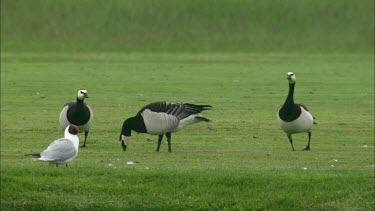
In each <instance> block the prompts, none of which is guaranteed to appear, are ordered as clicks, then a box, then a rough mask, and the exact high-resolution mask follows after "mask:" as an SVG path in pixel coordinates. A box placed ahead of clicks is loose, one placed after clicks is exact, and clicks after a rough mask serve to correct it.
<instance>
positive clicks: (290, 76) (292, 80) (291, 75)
mask: <svg viewBox="0 0 375 211" xmlns="http://www.w3.org/2000/svg"><path fill="white" fill-rule="evenodd" d="M287 75H288V77H287V78H286V79H288V81H289V83H290V84H294V83H295V82H296V75H295V74H294V73H292V72H288V74H287Z"/></svg>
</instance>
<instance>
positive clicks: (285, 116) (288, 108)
mask: <svg viewBox="0 0 375 211" xmlns="http://www.w3.org/2000/svg"><path fill="white" fill-rule="evenodd" d="M287 79H288V81H289V93H288V97H287V98H286V101H285V103H284V105H283V106H282V107H281V108H280V110H279V112H278V120H279V126H280V128H281V129H282V130H283V131H284V132H285V133H286V134H287V136H288V138H289V141H290V144H291V145H292V149H293V151H294V146H293V139H292V134H294V133H303V132H307V133H308V136H309V142H308V143H307V146H306V148H305V149H304V150H310V140H311V128H312V125H313V124H314V123H315V122H314V117H313V116H312V115H311V114H310V112H309V111H308V110H307V108H306V107H305V106H304V105H302V104H295V103H294V99H293V94H294V86H295V85H296V76H295V74H294V73H292V72H288V77H287Z"/></svg>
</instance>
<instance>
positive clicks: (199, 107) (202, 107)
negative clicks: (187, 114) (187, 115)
mask: <svg viewBox="0 0 375 211" xmlns="http://www.w3.org/2000/svg"><path fill="white" fill-rule="evenodd" d="M185 105H186V106H188V108H190V109H192V110H197V111H199V112H201V111H204V110H212V106H210V105H194V104H191V103H185Z"/></svg>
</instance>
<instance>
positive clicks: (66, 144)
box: [26, 125, 81, 166]
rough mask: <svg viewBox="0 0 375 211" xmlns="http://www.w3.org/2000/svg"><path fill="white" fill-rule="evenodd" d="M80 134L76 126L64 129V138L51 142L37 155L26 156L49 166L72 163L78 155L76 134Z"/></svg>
mask: <svg viewBox="0 0 375 211" xmlns="http://www.w3.org/2000/svg"><path fill="white" fill-rule="evenodd" d="M79 132H81V131H80V130H79V129H78V127H77V126H76V125H69V126H67V127H66V128H65V132H64V138H60V139H57V140H55V141H53V142H52V143H51V144H50V145H49V146H48V148H47V149H46V150H44V151H43V152H41V153H37V154H27V155H26V156H33V157H34V158H35V160H37V161H44V162H49V163H51V164H56V166H58V165H62V164H66V166H68V164H67V163H68V162H70V161H72V160H73V159H74V158H75V157H76V156H77V154H78V147H79V138H78V136H77V134H78V133H79Z"/></svg>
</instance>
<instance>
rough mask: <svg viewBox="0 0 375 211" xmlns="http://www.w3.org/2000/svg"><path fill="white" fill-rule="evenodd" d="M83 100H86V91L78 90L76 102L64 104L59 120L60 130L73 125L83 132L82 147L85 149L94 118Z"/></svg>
mask: <svg viewBox="0 0 375 211" xmlns="http://www.w3.org/2000/svg"><path fill="white" fill-rule="evenodd" d="M85 98H88V95H87V90H78V94H77V102H70V103H66V104H65V105H64V106H63V108H62V110H61V112H60V118H59V121H60V126H61V128H62V129H65V128H66V127H67V126H68V125H70V124H74V125H77V126H78V128H79V129H80V130H81V131H85V141H84V142H83V145H82V147H86V140H87V136H88V135H89V130H90V127H91V124H92V119H93V117H94V113H93V111H92V109H91V107H90V106H89V105H87V104H86V103H84V102H83V101H84V99H85Z"/></svg>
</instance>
